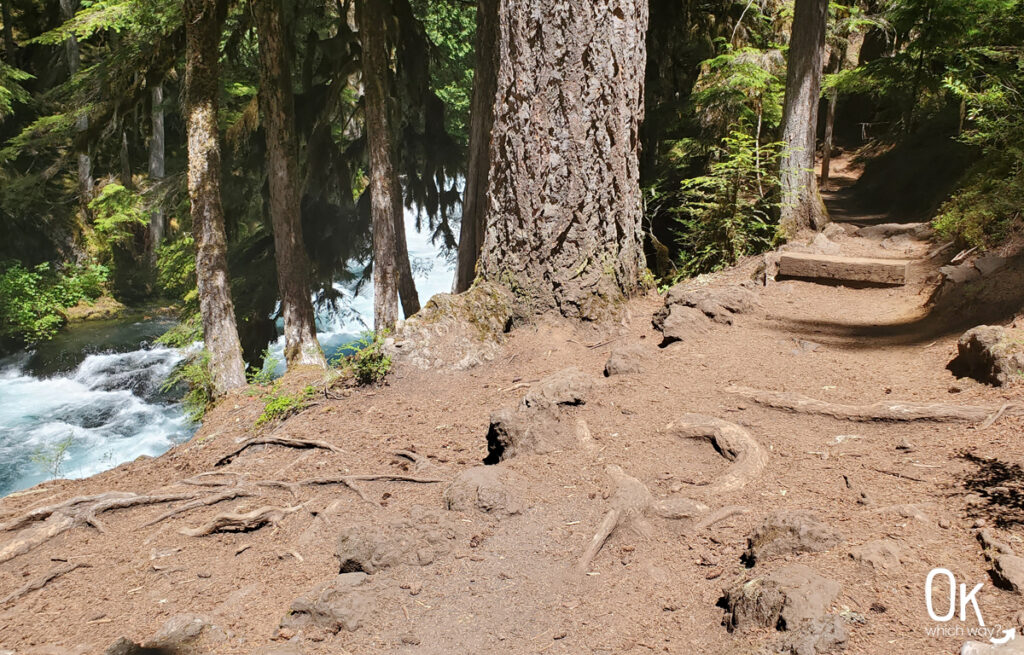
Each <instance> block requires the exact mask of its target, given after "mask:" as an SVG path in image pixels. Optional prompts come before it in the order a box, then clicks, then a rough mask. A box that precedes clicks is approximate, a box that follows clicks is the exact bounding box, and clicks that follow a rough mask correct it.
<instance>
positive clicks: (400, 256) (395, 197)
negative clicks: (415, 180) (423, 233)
mask: <svg viewBox="0 0 1024 655" xmlns="http://www.w3.org/2000/svg"><path fill="white" fill-rule="evenodd" d="M391 173H392V177H393V179H392V180H391V207H392V208H393V211H394V216H395V263H396V264H397V265H398V297H399V299H400V300H401V301H402V313H403V314H405V317H406V318H409V317H410V316H412V315H413V314H415V313H416V312H418V311H420V296H419V293H418V292H417V291H416V280H414V279H413V277H412V263H411V262H410V261H409V243H408V242H407V241H406V240H405V207H404V205H403V204H402V184H401V182H399V180H398V170H397V169H396V168H395V167H394V166H392V168H391Z"/></svg>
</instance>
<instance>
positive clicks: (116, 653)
mask: <svg viewBox="0 0 1024 655" xmlns="http://www.w3.org/2000/svg"><path fill="white" fill-rule="evenodd" d="M145 653H146V649H144V648H143V647H142V646H140V645H139V644H137V643H135V642H134V641H132V640H131V639H129V638H128V637H118V638H117V641H115V642H114V643H112V644H110V645H109V646H107V649H106V650H105V651H103V655H145ZM0 655H4V651H0ZM12 655H13V653H12Z"/></svg>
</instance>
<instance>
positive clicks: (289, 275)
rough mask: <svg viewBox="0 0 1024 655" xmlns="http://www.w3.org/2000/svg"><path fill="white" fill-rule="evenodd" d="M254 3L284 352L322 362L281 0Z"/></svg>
mask: <svg viewBox="0 0 1024 655" xmlns="http://www.w3.org/2000/svg"><path fill="white" fill-rule="evenodd" d="M253 8H254V10H255V12H256V24H257V31H258V32H259V43H260V109H261V113H262V115H263V130H264V132H265V133H266V137H267V155H268V161H267V177H268V178H269V183H270V218H271V222H272V223H273V225H274V259H275V260H276V261H277V287H278V291H279V293H280V294H281V312H282V314H283V316H284V356H285V360H286V361H287V362H288V365H289V366H295V365H302V364H308V365H313V366H320V367H326V366H327V362H326V361H325V360H324V353H323V351H322V350H321V349H320V343H319V342H318V341H317V339H316V321H315V315H314V313H313V303H312V301H311V300H310V284H309V259H308V257H307V255H306V247H305V244H304V243H303V241H302V205H301V202H302V195H301V191H300V189H299V164H298V145H297V143H296V137H295V100H294V98H293V97H292V75H291V64H290V62H289V56H288V44H287V43H285V35H286V32H285V30H284V25H283V24H282V23H283V16H282V6H281V0H259V1H258V2H254V3H253Z"/></svg>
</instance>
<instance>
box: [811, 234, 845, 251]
mask: <svg viewBox="0 0 1024 655" xmlns="http://www.w3.org/2000/svg"><path fill="white" fill-rule="evenodd" d="M810 249H811V252H813V253H815V254H818V255H838V254H839V244H838V243H833V242H832V241H830V240H829V238H828V237H827V236H825V235H824V234H822V233H821V232H818V233H817V234H815V235H814V240H813V241H811V244H810Z"/></svg>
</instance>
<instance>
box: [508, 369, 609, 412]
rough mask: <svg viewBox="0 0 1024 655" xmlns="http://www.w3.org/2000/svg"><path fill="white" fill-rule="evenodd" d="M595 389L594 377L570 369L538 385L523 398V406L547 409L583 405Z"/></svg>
mask: <svg viewBox="0 0 1024 655" xmlns="http://www.w3.org/2000/svg"><path fill="white" fill-rule="evenodd" d="M593 389H594V378H593V377H592V376H590V375H587V374H586V373H583V372H582V371H580V370H579V369H578V368H575V367H569V368H566V369H562V370H561V371H558V372H557V373H552V374H551V375H549V376H548V377H546V378H544V379H543V380H541V381H540V382H538V383H536V384H535V385H534V386H533V387H532V388H531V389H530V391H529V393H527V394H526V395H525V396H524V397H523V401H522V406H523V407H524V408H539V409H547V408H550V407H555V406H557V405H583V404H584V403H586V402H587V396H588V395H589V394H590V392H591V391H593Z"/></svg>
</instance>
